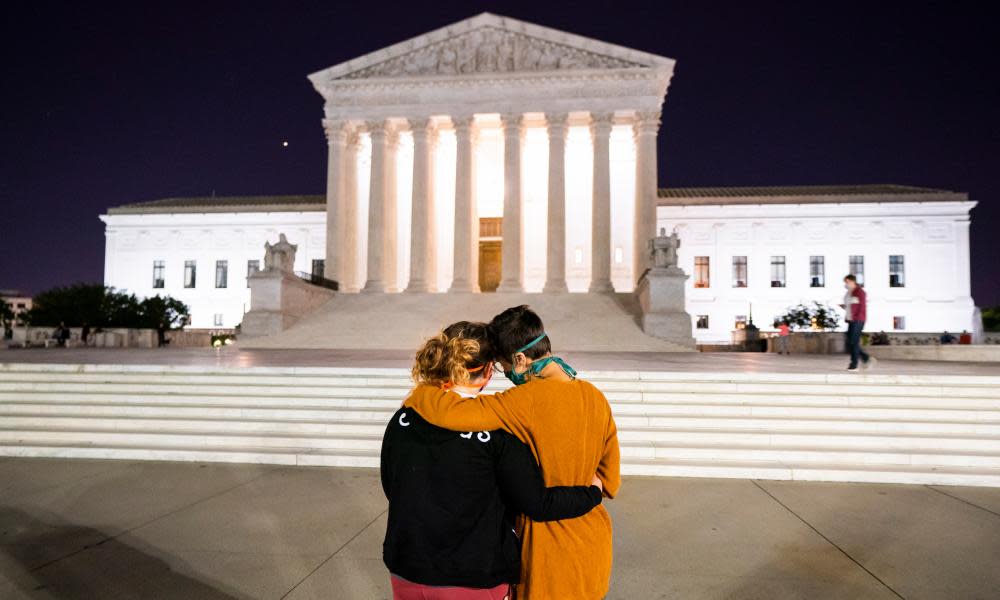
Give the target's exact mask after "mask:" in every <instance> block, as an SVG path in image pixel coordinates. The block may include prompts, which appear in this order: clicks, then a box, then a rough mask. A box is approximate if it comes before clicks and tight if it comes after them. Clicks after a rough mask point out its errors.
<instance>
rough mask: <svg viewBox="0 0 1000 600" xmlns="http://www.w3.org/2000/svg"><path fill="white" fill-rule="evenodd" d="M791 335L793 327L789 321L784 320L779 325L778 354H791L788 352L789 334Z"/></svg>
mask: <svg viewBox="0 0 1000 600" xmlns="http://www.w3.org/2000/svg"><path fill="white" fill-rule="evenodd" d="M789 335H791V328H790V327H788V322H787V321H782V322H781V324H780V325H778V354H790V352H788V336H789Z"/></svg>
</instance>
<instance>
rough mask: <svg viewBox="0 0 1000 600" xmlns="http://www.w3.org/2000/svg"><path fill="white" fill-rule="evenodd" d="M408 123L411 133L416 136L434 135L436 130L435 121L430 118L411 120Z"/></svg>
mask: <svg viewBox="0 0 1000 600" xmlns="http://www.w3.org/2000/svg"><path fill="white" fill-rule="evenodd" d="M407 122H408V123H409V125H410V131H411V132H413V135H414V136H418V135H421V136H423V135H427V134H430V133H432V132H433V131H434V130H435V129H436V125H435V124H434V119H432V118H430V117H417V118H411V119H407Z"/></svg>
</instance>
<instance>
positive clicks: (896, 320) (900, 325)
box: [892, 317, 906, 331]
mask: <svg viewBox="0 0 1000 600" xmlns="http://www.w3.org/2000/svg"><path fill="white" fill-rule="evenodd" d="M892 328H893V329H895V330H896V331H903V330H904V329H906V317H893V318H892Z"/></svg>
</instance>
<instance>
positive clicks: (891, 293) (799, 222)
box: [658, 185, 976, 342]
mask: <svg viewBox="0 0 1000 600" xmlns="http://www.w3.org/2000/svg"><path fill="white" fill-rule="evenodd" d="M660 196H661V198H660V206H659V211H658V218H659V225H660V227H665V228H666V229H667V230H668V231H673V230H676V231H677V232H678V234H679V236H680V238H681V247H680V250H679V252H678V255H679V262H680V266H681V267H682V268H683V269H684V270H685V271H686V272H687V273H688V274H689V275H690V279H688V281H687V298H686V300H687V309H688V312H689V313H690V314H691V317H692V320H693V321H694V324H693V326H694V328H695V329H694V334H695V338H696V339H697V340H698V341H699V342H728V341H729V340H730V339H731V332H732V331H733V329H734V328H736V327H739V326H741V325H740V324H741V323H743V322H745V321H746V320H747V319H748V318H749V317H750V311H751V305H752V307H753V318H754V323H755V324H756V325H757V326H758V327H760V328H761V329H770V328H771V327H772V322H773V320H774V319H775V317H777V316H779V315H782V314H784V313H785V312H786V310H787V309H788V307H790V306H793V305H795V304H800V303H804V304H809V303H812V302H821V303H823V304H828V305H830V306H834V307H836V306H837V305H838V304H840V303H841V302H842V301H843V294H844V287H843V278H844V276H845V275H847V274H848V273H853V274H855V275H856V276H857V277H858V279H859V281H861V282H863V284H864V287H865V290H866V291H867V292H868V319H867V321H866V327H865V328H866V330H868V331H880V330H884V331H888V332H891V331H921V332H940V331H942V330H950V331H962V330H968V331H973V329H974V327H973V312H974V310H975V307H974V305H973V301H972V296H971V291H970V276H969V211H970V210H971V209H972V208H973V207H974V206H975V205H976V203H975V202H972V201H969V198H968V195H967V194H961V193H955V192H949V191H945V190H934V189H926V188H914V187H908V186H894V185H861V186H806V187H762V188H689V189H681V188H676V189H667V190H661V191H660Z"/></svg>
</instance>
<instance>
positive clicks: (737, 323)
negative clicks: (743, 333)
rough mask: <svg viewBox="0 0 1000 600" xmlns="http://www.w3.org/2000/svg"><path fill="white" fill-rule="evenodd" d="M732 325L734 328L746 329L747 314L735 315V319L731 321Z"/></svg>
mask: <svg viewBox="0 0 1000 600" xmlns="http://www.w3.org/2000/svg"><path fill="white" fill-rule="evenodd" d="M733 327H735V328H736V329H746V327H747V316H746V315H736V319H734V321H733Z"/></svg>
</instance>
